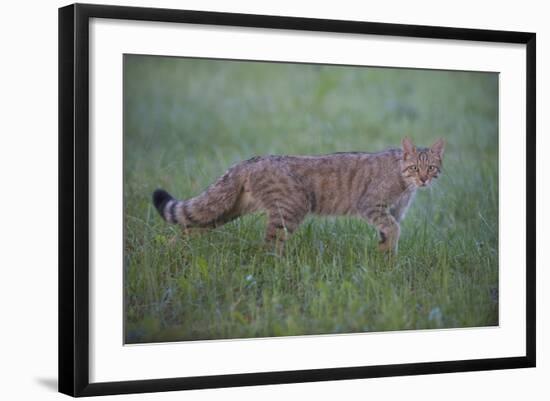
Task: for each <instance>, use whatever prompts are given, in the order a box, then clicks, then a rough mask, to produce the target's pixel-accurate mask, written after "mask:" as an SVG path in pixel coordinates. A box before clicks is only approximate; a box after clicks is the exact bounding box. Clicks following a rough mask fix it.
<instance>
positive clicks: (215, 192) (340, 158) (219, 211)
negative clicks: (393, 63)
mask: <svg viewBox="0 0 550 401" xmlns="http://www.w3.org/2000/svg"><path fill="white" fill-rule="evenodd" d="M401 145H402V148H401V149H397V148H396V149H387V150H384V151H381V152H377V153H366V152H342V153H333V154H327V155H322V156H261V157H253V158H252V159H249V160H246V161H243V162H240V163H237V164H235V165H234V166H232V167H230V168H229V170H227V171H226V172H225V174H223V175H222V176H221V177H220V178H219V179H218V180H217V181H216V182H215V183H213V184H212V185H210V186H209V187H208V188H207V189H206V190H205V191H204V192H203V193H201V194H200V195H198V196H196V197H194V198H191V199H188V200H176V199H174V198H173V197H172V196H171V195H170V194H169V193H168V192H166V191H164V190H162V189H158V190H156V191H155V192H154V193H153V203H154V205H155V207H156V208H157V210H158V211H159V213H160V215H161V216H162V217H163V218H164V219H165V220H166V221H167V222H169V223H174V224H179V225H181V226H182V227H183V228H185V229H187V228H194V227H202V228H205V227H211V228H214V227H218V226H220V225H222V224H225V223H227V222H229V221H231V220H234V219H236V218H238V217H240V216H243V215H245V214H249V213H254V212H259V211H263V212H265V213H267V216H268V223H267V229H266V233H265V239H266V241H268V242H270V243H273V244H274V245H275V246H276V248H277V249H279V250H281V249H282V245H283V243H284V241H285V240H286V238H287V237H288V236H289V235H290V234H291V233H292V232H294V231H295V230H296V229H297V228H298V226H299V225H300V223H301V222H302V221H303V220H304V218H305V217H306V215H307V214H308V213H313V214H318V215H355V216H359V217H361V218H363V219H365V220H366V221H367V222H368V223H369V224H371V225H372V226H374V227H375V228H376V229H377V230H378V234H379V238H380V241H379V244H378V249H379V250H380V251H382V252H397V245H398V241H399V235H400V226H399V225H400V222H401V221H402V220H403V218H404V217H405V214H406V212H407V209H408V208H409V206H410V204H411V202H412V200H413V199H414V195H415V193H416V190H417V188H420V187H427V186H429V185H430V184H431V183H432V181H433V179H435V178H437V177H438V176H439V174H440V172H441V166H442V159H443V151H444V147H445V142H444V140H443V139H439V140H438V141H436V142H435V143H434V144H433V145H432V146H431V147H430V148H417V147H416V146H415V145H414V144H413V143H412V141H411V140H410V139H409V138H404V139H403V140H402V142H401Z"/></svg>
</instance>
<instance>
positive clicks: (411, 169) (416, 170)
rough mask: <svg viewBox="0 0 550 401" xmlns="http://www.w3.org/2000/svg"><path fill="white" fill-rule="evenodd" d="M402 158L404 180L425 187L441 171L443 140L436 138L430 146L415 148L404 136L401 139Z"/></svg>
mask: <svg viewBox="0 0 550 401" xmlns="http://www.w3.org/2000/svg"><path fill="white" fill-rule="evenodd" d="M401 145H402V147H403V158H402V160H401V172H402V174H403V178H404V179H405V181H406V182H408V183H412V184H414V185H415V186H416V187H427V186H429V185H430V184H431V183H432V180H433V179H434V178H437V177H438V176H439V173H440V172H441V162H442V160H443V151H444V149H445V141H444V140H443V139H439V140H437V141H436V142H435V143H434V144H433V145H432V146H431V147H430V148H417V147H416V146H414V144H413V143H412V141H411V140H410V139H409V138H407V137H405V138H403V140H402V141H401Z"/></svg>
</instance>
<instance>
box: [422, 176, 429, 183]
mask: <svg viewBox="0 0 550 401" xmlns="http://www.w3.org/2000/svg"><path fill="white" fill-rule="evenodd" d="M420 181H421V182H422V184H424V183H426V181H428V177H420Z"/></svg>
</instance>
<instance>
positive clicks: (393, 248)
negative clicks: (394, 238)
mask: <svg viewBox="0 0 550 401" xmlns="http://www.w3.org/2000/svg"><path fill="white" fill-rule="evenodd" d="M378 250H379V251H380V252H382V253H388V254H397V244H392V243H391V242H390V241H387V240H386V241H380V242H379V243H378Z"/></svg>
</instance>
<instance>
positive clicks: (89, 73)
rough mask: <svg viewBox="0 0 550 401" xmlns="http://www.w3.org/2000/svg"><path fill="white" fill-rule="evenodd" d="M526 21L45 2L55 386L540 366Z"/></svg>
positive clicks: (103, 388) (530, 53) (204, 384)
mask: <svg viewBox="0 0 550 401" xmlns="http://www.w3.org/2000/svg"><path fill="white" fill-rule="evenodd" d="M535 79H536V77H535V34H534V33H524V32H507V31H488V30H474V29H463V28H446V27H432V26H414V25H397V24H389V23H370V22H359V21H339V20H320V19H308V18H296V17H281V16H265V15H244V14H231V13H218V12H203V11H185V10H168V9H151V8H136V7H118V6H117V7H115V6H99V5H85V4H78V5H70V6H67V7H64V8H61V9H60V10H59V113H60V114H59V195H60V196H59V216H60V220H59V232H60V234H59V390H60V391H61V392H63V393H66V394H69V395H73V396H92V395H103V394H120V393H134V392H152V391H169V390H185V389H199V388H213V387H227V386H247V385H260V384H276V383H291V382H306V381H320V380H341V379H352V378H370V377H381V376H397V375H417V374H428V373H440V372H459V371H475V370H488V369H510V368H522V367H532V366H535V82H536V81H535Z"/></svg>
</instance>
